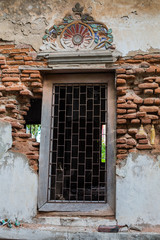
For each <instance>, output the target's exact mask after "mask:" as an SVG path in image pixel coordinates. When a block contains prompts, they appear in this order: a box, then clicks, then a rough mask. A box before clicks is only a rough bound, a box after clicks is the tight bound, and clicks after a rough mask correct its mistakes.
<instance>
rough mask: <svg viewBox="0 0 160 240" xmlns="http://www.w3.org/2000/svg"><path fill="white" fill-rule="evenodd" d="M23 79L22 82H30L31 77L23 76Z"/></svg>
mask: <svg viewBox="0 0 160 240" xmlns="http://www.w3.org/2000/svg"><path fill="white" fill-rule="evenodd" d="M21 81H22V82H29V81H30V78H27V77H21Z"/></svg>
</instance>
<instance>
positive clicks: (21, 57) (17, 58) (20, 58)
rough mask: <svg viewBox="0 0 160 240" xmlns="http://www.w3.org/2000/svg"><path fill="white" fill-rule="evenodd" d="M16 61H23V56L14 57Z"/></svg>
mask: <svg viewBox="0 0 160 240" xmlns="http://www.w3.org/2000/svg"><path fill="white" fill-rule="evenodd" d="M14 59H15V60H23V56H14Z"/></svg>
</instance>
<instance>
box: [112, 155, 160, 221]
mask: <svg viewBox="0 0 160 240" xmlns="http://www.w3.org/2000/svg"><path fill="white" fill-rule="evenodd" d="M159 196H160V165H159V162H155V161H154V160H153V159H152V158H151V157H149V156H147V155H138V156H137V157H136V159H134V155H131V154H130V155H129V156H128V158H127V161H126V165H125V166H124V167H121V168H119V167H117V182H116V204H117V210H116V218H117V220H118V223H119V224H128V225H129V224H143V223H144V224H152V225H159V224H160V203H159Z"/></svg>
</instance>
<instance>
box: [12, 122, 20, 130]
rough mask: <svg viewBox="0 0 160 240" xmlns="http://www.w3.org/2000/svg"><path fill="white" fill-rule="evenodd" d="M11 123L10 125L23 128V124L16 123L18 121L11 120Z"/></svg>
mask: <svg viewBox="0 0 160 240" xmlns="http://www.w3.org/2000/svg"><path fill="white" fill-rule="evenodd" d="M11 125H12V127H14V128H18V129H21V128H23V125H21V124H20V123H18V122H11Z"/></svg>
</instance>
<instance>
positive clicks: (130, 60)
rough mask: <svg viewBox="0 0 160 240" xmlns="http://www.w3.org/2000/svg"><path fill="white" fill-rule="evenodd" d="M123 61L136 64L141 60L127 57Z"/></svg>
mask: <svg viewBox="0 0 160 240" xmlns="http://www.w3.org/2000/svg"><path fill="white" fill-rule="evenodd" d="M125 62H126V63H133V64H134V63H135V64H136V63H140V62H141V60H134V59H128V60H126V61H125Z"/></svg>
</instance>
